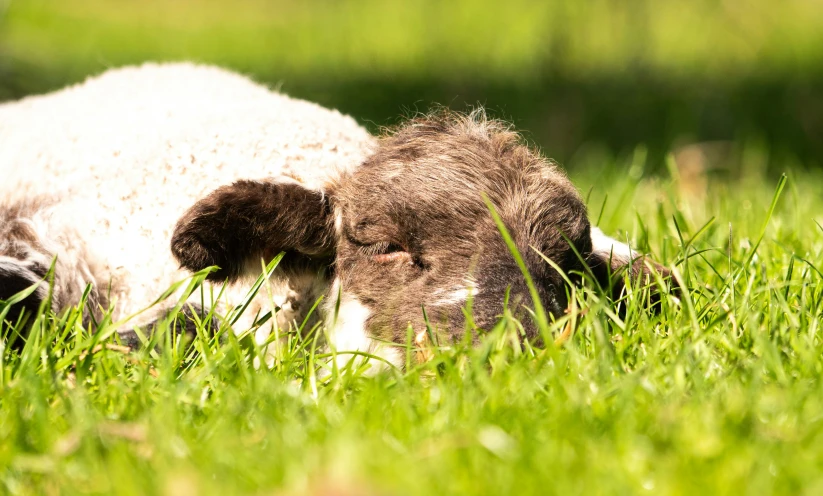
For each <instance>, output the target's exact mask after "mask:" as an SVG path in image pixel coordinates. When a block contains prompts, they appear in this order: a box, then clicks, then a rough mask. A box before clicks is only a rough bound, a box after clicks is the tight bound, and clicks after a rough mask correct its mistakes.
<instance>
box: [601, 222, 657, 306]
mask: <svg viewBox="0 0 823 496" xmlns="http://www.w3.org/2000/svg"><path fill="white" fill-rule="evenodd" d="M591 234H592V252H591V254H590V255H589V256H588V257H587V258H586V262H587V263H588V265H589V268H590V269H591V271H592V274H594V277H595V278H596V279H597V282H598V283H599V284H600V286H601V287H602V288H603V289H605V290H607V291H610V294H611V296H612V298H614V299H618V298H620V297H621V295H622V294H623V292H624V291H625V289H626V285H625V277H624V275H625V273H626V272H627V271H628V275H629V280H630V281H631V283H632V284H633V285H634V286H635V287H646V286H648V287H650V288H651V289H652V296H651V301H652V304H654V303H656V302H658V301H659V300H660V288H659V287H658V285H657V283H656V281H657V275H659V276H660V277H661V278H662V279H663V280H667V279H669V280H671V279H672V278H671V271H670V270H669V269H667V268H666V267H663V266H662V265H660V264H658V263H657V262H655V261H653V260H651V259H650V258H649V257H647V256H646V255H644V254H642V253H639V252H637V251H634V250H632V249H631V248H629V247H628V246H627V245H626V244H624V243H621V242H619V241H617V240H616V239H613V238H610V237H608V236H606V235H605V234H603V232H602V231H601V230H600V229H598V228H596V227H592V230H591ZM649 266H651V268H650V267H649ZM655 272H656V273H657V274H655Z"/></svg>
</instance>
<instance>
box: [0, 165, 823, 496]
mask: <svg viewBox="0 0 823 496" xmlns="http://www.w3.org/2000/svg"><path fill="white" fill-rule="evenodd" d="M742 160H743V161H744V163H748V164H750V165H751V167H749V168H748V169H747V170H749V172H747V173H746V174H745V175H744V176H742V177H734V178H728V177H727V178H724V177H722V176H720V175H718V173H717V172H714V173H712V174H715V175H713V176H712V177H711V178H710V179H711V180H710V181H709V182H708V186H707V185H706V184H705V183H703V182H702V181H700V180H695V179H694V177H691V178H687V177H686V176H685V175H682V174H681V173H679V172H678V168H677V167H675V166H674V165H673V164H674V162H673V161H672V162H670V167H669V169H668V170H669V173H668V174H666V175H663V176H655V177H647V176H646V175H645V172H644V171H645V169H646V168H647V165H646V164H645V162H644V160H643V154H642V153H640V152H638V153H637V154H635V155H634V156H632V157H628V158H613V159H611V160H610V164H609V165H606V166H603V165H602V163H603V162H600V161H598V162H591V163H583V164H576V165H577V166H576V167H575V170H576V171H577V172H576V174H575V176H576V177H574V179H575V181H576V183H577V184H578V185H579V186H580V189H581V191H582V192H583V193H584V195H587V196H588V202H589V205H590V215H591V217H592V218H593V219H599V224H600V225H601V226H602V227H603V228H604V230H605V231H607V232H609V233H611V234H618V233H622V235H623V236H627V237H628V238H629V239H631V240H632V241H633V242H634V243H635V245H636V246H638V247H639V248H641V249H643V250H646V251H649V252H651V253H653V254H654V255H655V257H656V258H657V259H658V260H660V261H661V262H665V263H666V264H667V265H669V266H671V267H674V268H675V269H676V272H677V274H678V277H679V278H680V279H681V280H682V281H683V282H684V283H686V285H687V286H688V287H689V288H690V291H688V292H687V293H685V294H682V295H681V298H680V300H679V302H678V301H677V300H675V299H674V298H669V297H664V298H663V300H662V302H661V311H660V313H659V314H657V315H650V314H648V313H647V312H645V311H644V310H643V309H642V307H641V305H640V297H639V296H638V295H637V294H634V293H633V294H632V295H630V296H629V297H628V298H627V299H626V300H625V301H623V302H621V303H620V305H622V306H623V307H624V308H625V310H626V312H625V316H624V317H623V318H620V317H618V316H617V314H616V313H615V306H614V305H613V304H611V303H608V302H606V301H604V300H603V298H602V297H600V296H599V295H598V294H597V292H595V291H591V290H586V291H583V292H578V293H576V294H575V295H574V297H575V302H576V303H575V305H576V310H575V312H573V314H572V316H571V317H567V318H564V319H561V320H560V321H557V322H554V323H552V324H551V325H550V326H549V328H547V329H544V332H545V333H551V334H552V337H560V334H559V331H560V330H561V329H563V328H564V327H565V326H566V324H569V325H570V326H571V327H570V328H571V329H572V333H571V336H570V337H569V338H568V339H566V340H562V339H560V340H558V344H557V345H556V346H554V345H549V346H547V347H544V348H541V347H532V346H529V345H528V344H520V343H519V342H518V340H517V339H516V330H515V329H516V326H514V323H513V322H512V321H511V320H509V319H508V318H507V317H505V316H504V317H503V320H502V321H501V324H500V325H499V326H498V327H497V328H495V329H491V330H486V331H480V330H475V331H474V332H483V333H484V334H486V335H485V336H484V337H483V339H482V345H480V346H479V347H476V348H470V347H466V346H464V345H461V344H455V345H452V346H449V347H443V348H442V349H436V350H428V352H430V353H432V354H433V359H432V360H431V361H430V362H428V363H426V364H423V365H419V366H412V367H409V369H408V370H405V371H393V372H388V373H385V374H383V375H380V376H378V377H376V378H365V377H363V376H362V374H361V373H360V372H359V371H355V370H349V371H343V372H340V373H336V372H332V373H331V374H324V373H322V372H321V373H318V370H319V369H321V368H322V364H323V360H324V357H323V356H322V353H321V351H317V350H314V349H313V343H314V341H313V340H311V339H309V340H306V341H301V340H299V339H296V338H295V339H293V340H292V341H291V342H290V344H289V345H288V346H287V348H286V349H284V350H283V351H282V356H281V359H280V360H279V361H278V362H277V363H276V365H275V367H274V368H273V369H271V370H268V369H263V370H258V369H255V368H254V367H253V366H252V359H253V357H254V356H255V355H256V353H257V352H258V351H257V350H255V349H254V348H253V347H251V348H250V347H248V346H245V345H244V344H243V343H242V342H237V341H235V340H229V342H227V343H225V344H222V345H221V344H217V343H215V342H207V341H201V340H196V341H195V347H196V349H197V350H199V351H200V353H199V354H197V356H196V357H195V358H189V359H186V358H185V356H184V353H182V352H181V350H180V349H178V348H175V349H167V350H165V351H163V352H162V353H159V354H157V353H148V352H141V353H137V354H126V353H123V352H122V351H120V350H119V349H117V348H116V347H113V346H109V347H106V346H102V347H101V346H98V345H99V344H106V343H108V344H111V342H110V341H106V342H105V343H104V342H98V341H99V340H100V339H101V336H105V335H106V334H109V331H111V327H110V326H108V325H107V324H104V325H103V326H102V328H101V329H100V330H99V331H98V334H96V335H93V336H92V335H90V334H89V333H88V331H87V330H84V329H83V328H82V327H81V326H80V325H79V324H77V323H76V312H70V313H69V314H68V315H64V316H54V315H50V314H46V315H41V316H40V317H39V318H38V320H37V322H36V325H35V332H34V334H33V335H34V336H35V338H33V339H30V340H29V342H28V344H27V345H26V347H25V349H24V350H23V352H22V353H21V354H18V353H17V352H14V351H11V350H10V349H7V350H5V351H4V352H3V355H2V356H3V359H2V362H0V488H2V489H0V491H3V492H8V493H12V494H114V493H116V494H175V495H178V494H236V493H251V494H336V495H349V494H351V495H355V494H357V495H359V494H375V495H379V494H389V495H390V494H421V495H429V494H455V493H463V494H553V493H554V494H627V493H648V494H728V493H733V494H775V493H778V494H779V493H782V494H820V493H821V491H823V382H821V371H823V353H821V352H823V336H821V330H823V329H821V323H823V322H821V311H823V285H821V280H822V279H823V276H822V275H821V273H820V270H821V269H823V267H821V265H823V260H821V256H820V254H821V253H822V252H823V228H821V225H823V214H821V212H823V199H821V197H820V195H819V186H817V185H819V184H821V180H823V177H821V176H820V175H819V174H811V173H808V174H807V173H789V175H788V177H787V178H786V180H785V182H784V180H782V179H778V178H768V177H764V176H762V175H760V174H758V173H757V172H751V171H752V170H755V171H756V170H757V167H754V164H755V163H756V162H758V161H762V157H760V155H759V154H758V153H756V150H755V151H753V150H748V151H747V150H744V153H743V154H742ZM607 163H608V162H607ZM595 165H599V168H595ZM604 206H605V208H603V207H604ZM601 211H602V213H601ZM0 311H2V305H0ZM548 342H549V343H551V342H552V340H551V339H549V340H548ZM411 351H413V350H411Z"/></svg>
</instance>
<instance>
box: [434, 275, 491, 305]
mask: <svg viewBox="0 0 823 496" xmlns="http://www.w3.org/2000/svg"><path fill="white" fill-rule="evenodd" d="M477 293H479V290H478V288H477V281H475V280H474V278H471V277H467V278H466V280H464V281H463V284H461V285H459V286H456V287H453V288H451V289H445V290H443V289H440V290H437V291H434V292H433V293H432V296H433V297H434V298H436V299H435V300H434V301H433V302H432V303H430V305H431V306H435V307H440V306H451V305H463V304H464V303H466V300H468V299H469V297H474V296H477Z"/></svg>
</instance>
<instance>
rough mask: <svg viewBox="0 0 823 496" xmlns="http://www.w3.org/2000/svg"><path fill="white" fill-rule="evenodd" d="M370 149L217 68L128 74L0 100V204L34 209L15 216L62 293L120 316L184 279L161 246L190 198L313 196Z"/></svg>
mask: <svg viewBox="0 0 823 496" xmlns="http://www.w3.org/2000/svg"><path fill="white" fill-rule="evenodd" d="M374 142H375V140H374V138H373V137H372V136H371V135H370V134H369V133H368V132H367V131H366V130H364V129H363V128H362V127H360V126H359V125H358V124H357V123H356V122H355V121H354V120H353V119H352V118H351V117H348V116H345V115H342V114H340V113H339V112H337V111H334V110H329V109H326V108H323V107H321V106H319V105H316V104H312V103H309V102H305V101H301V100H297V99H293V98H289V97H288V96H285V95H282V94H279V93H276V92H273V91H270V90H269V89H267V88H265V87H263V86H260V85H258V84H255V83H253V82H252V81H250V80H249V79H247V78H245V77H243V76H240V75H237V74H234V73H231V72H228V71H225V70H222V69H218V68H215V67H208V66H200V65H194V64H189V63H175V64H146V65H142V66H139V67H126V68H121V69H115V70H110V71H108V72H106V73H104V74H102V75H100V76H98V77H94V78H91V79H89V80H87V81H85V82H84V83H81V84H79V85H76V86H72V87H69V88H66V89H63V90H60V91H57V92H55V93H51V94H48V95H44V96H36V97H29V98H26V99H24V100H21V101H18V102H13V103H6V104H3V105H0V174H2V176H3V180H2V182H0V205H5V206H7V207H9V206H14V205H16V204H21V203H25V204H27V205H30V204H32V203H34V204H36V205H38V206H39V207H38V209H36V211H34V212H33V213H32V215H31V217H30V218H29V219H25V220H26V222H28V223H29V224H31V225H32V226H33V228H34V229H35V230H36V231H37V234H38V235H39V236H40V238H41V243H42V244H43V246H45V247H46V248H47V249H48V250H49V251H50V252H52V253H56V254H57V256H58V260H59V261H60V262H61V265H62V269H63V274H61V278H62V283H61V284H62V285H63V286H64V289H65V291H66V292H68V293H71V294H76V293H77V291H78V288H82V287H84V286H85V285H86V284H87V283H92V284H93V285H94V286H95V287H96V288H97V290H98V291H99V292H101V293H105V296H106V298H105V300H109V301H111V302H112V303H113V304H114V308H115V313H114V318H115V319H118V318H120V317H122V316H124V315H128V314H131V313H133V312H135V311H138V310H141V309H143V308H145V307H146V306H148V305H149V304H151V303H152V301H154V299H155V298H156V297H157V296H158V295H159V294H160V292H162V291H163V290H164V289H166V288H168V287H169V286H170V285H171V284H172V283H173V282H174V281H177V280H180V279H182V278H184V277H185V276H186V275H187V274H186V273H185V272H183V271H180V270H179V269H178V267H177V264H176V263H175V261H174V260H173V258H172V256H171V253H170V250H169V240H170V238H171V234H172V231H173V228H174V225H175V222H176V220H177V219H178V218H179V217H180V215H181V214H182V213H183V212H184V211H185V210H186V209H187V208H188V207H189V206H191V205H192V204H193V203H194V202H195V201H197V200H198V199H199V198H201V197H203V196H204V195H206V194H207V193H209V192H210V191H212V190H214V189H216V188H217V187H219V186H222V185H225V184H228V183H231V182H232V181H235V180H237V179H241V178H242V179H263V178H268V179H272V178H273V179H275V180H277V179H278V178H279V179H281V180H289V179H290V180H295V181H298V182H300V183H301V184H303V185H305V186H307V187H310V188H312V189H317V190H323V189H324V185H325V184H327V183H328V182H329V181H333V180H334V178H335V177H336V176H337V175H338V174H339V173H340V172H342V171H345V170H349V169H351V168H353V167H356V166H357V165H358V164H359V163H360V162H362V160H363V159H364V158H365V157H366V156H367V155H368V154H369V152H370V150H371V149H372V148H373V145H374ZM287 178H288V179H287ZM306 284H309V283H308V282H307V283H306ZM293 286H295V283H294V282H292V287H286V288H283V289H282V291H280V292H281V293H292V294H291V297H294V291H298V289H297V288H295V287H293ZM80 291H81V292H82V289H80ZM274 296H275V302H276V303H277V304H279V305H282V304H284V303H285V300H284V299H286V298H288V297H289V296H288V295H286V294H282V295H279V296H278V295H274ZM278 298H279V299H280V300H281V301H277V299H278ZM63 299H64V300H71V298H63Z"/></svg>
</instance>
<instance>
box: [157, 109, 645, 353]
mask: <svg viewBox="0 0 823 496" xmlns="http://www.w3.org/2000/svg"><path fill="white" fill-rule="evenodd" d="M484 195H485V197H486V198H488V200H489V202H490V203H491V204H492V205H493V206H494V209H495V210H496V211H497V212H498V213H499V215H500V217H501V219H502V220H503V222H504V224H505V225H506V228H507V230H508V231H509V232H510V234H511V236H512V238H513V239H514V242H515V244H516V246H517V248H518V251H519V252H520V254H521V255H522V256H523V258H524V260H525V262H526V265H527V267H528V269H529V271H530V273H531V275H532V277H533V279H534V281H535V283H536V285H537V288H538V291H539V294H540V299H541V303H542V304H543V306H544V308H545V309H546V310H547V311H549V312H551V313H553V314H555V315H560V314H561V313H562V312H563V311H564V309H565V308H566V304H567V291H568V290H569V288H567V287H566V285H565V283H564V280H563V278H562V277H561V275H560V274H559V273H557V272H556V271H555V270H554V269H552V268H551V266H550V265H549V264H547V263H546V262H545V261H544V260H543V259H542V258H541V257H540V255H538V254H537V253H535V249H536V250H539V251H540V252H541V253H542V254H544V255H545V256H546V257H548V258H550V259H551V260H553V261H554V262H555V263H556V264H557V265H558V266H559V267H561V268H562V269H563V271H564V272H566V273H567V274H571V273H575V272H577V273H582V272H583V271H584V270H586V269H585V267H584V264H583V263H582V262H581V261H580V256H582V257H583V258H584V259H585V260H586V262H587V263H586V264H587V265H588V266H589V267H590V268H591V270H592V271H593V273H594V274H595V277H596V278H598V279H599V280H600V281H601V282H602V283H603V284H604V285H605V284H606V281H608V280H609V278H610V276H611V275H612V274H613V271H615V270H617V269H620V268H621V267H622V266H624V265H630V273H631V275H632V276H633V277H636V276H638V275H640V274H642V273H645V272H646V269H645V268H644V267H645V266H644V265H643V264H642V263H635V264H634V265H631V264H628V262H629V261H628V260H622V259H621V258H620V257H619V256H618V254H617V253H614V254H612V253H611V252H610V246H611V245H609V246H608V247H605V248H604V247H603V246H597V247H593V246H592V236H591V227H590V225H589V221H588V218H587V214H586V207H585V205H584V203H583V201H582V199H581V198H580V195H579V194H578V192H577V191H576V190H575V188H574V187H573V186H572V184H571V183H570V182H569V180H568V179H567V178H566V176H565V174H563V172H561V171H560V170H559V169H558V168H557V167H556V166H555V165H554V164H553V163H551V162H549V161H548V160H546V159H544V158H542V157H541V156H540V155H539V154H537V153H536V152H534V151H532V150H531V149H529V148H528V147H527V146H526V145H524V144H523V143H522V140H521V139H520V137H519V135H518V134H517V133H515V132H514V131H512V130H511V129H510V128H509V127H508V126H507V125H505V124H503V123H501V122H498V121H493V120H487V119H486V118H485V115H484V114H483V113H482V112H476V113H473V114H471V115H463V114H456V113H451V112H441V113H438V114H434V115H429V116H425V117H421V118H417V119H413V120H410V121H409V122H407V123H406V124H405V125H403V126H402V127H401V128H400V129H399V130H397V131H396V132H394V133H393V134H391V135H389V136H386V137H384V138H382V139H381V141H380V145H379V147H378V150H377V151H376V152H375V153H374V154H373V155H372V156H371V157H370V158H369V159H368V160H367V161H366V162H365V163H363V164H362V165H361V166H360V167H359V168H357V169H355V171H354V172H353V173H350V174H348V175H344V176H343V177H341V178H339V179H338V180H337V182H336V183H334V184H332V185H330V186H329V187H328V189H327V190H326V191H325V192H318V191H312V190H308V189H305V188H303V187H302V186H300V185H296V184H291V183H284V184H281V183H276V182H259V181H241V182H238V183H235V184H234V185H230V186H225V187H223V188H220V189H218V190H217V191H215V192H214V193H212V194H211V195H209V196H208V197H206V198H204V199H203V200H201V201H200V202H198V203H197V204H195V205H194V206H193V207H192V208H191V209H190V210H189V211H188V212H187V213H186V214H185V215H184V216H183V217H182V218H181V220H180V222H179V223H178V226H177V228H176V230H175V234H174V237H173V239H172V251H173V253H174V254H175V256H176V257H177V258H178V260H179V261H180V262H181V264H182V265H183V266H184V267H186V268H188V269H191V270H201V269H203V268H205V267H207V266H209V265H219V266H220V267H222V268H223V270H222V271H220V272H218V273H217V275H216V276H215V277H214V278H216V279H220V280H224V279H226V278H228V279H233V278H235V277H237V276H238V275H240V272H241V271H240V269H241V268H242V267H247V266H250V265H252V266H257V267H259V259H260V257H270V256H273V255H275V254H277V253H278V252H280V251H285V252H286V254H287V255H286V258H285V259H284V261H283V264H284V266H285V267H286V268H287V269H289V268H293V267H298V268H299V269H300V270H306V269H312V270H315V269H316V270H321V271H326V273H327V274H328V277H329V278H330V279H332V278H333V280H334V282H333V284H332V289H331V291H330V294H329V298H330V299H332V300H333V299H336V298H337V296H338V295H337V291H340V294H341V295H342V299H341V301H342V302H343V303H346V304H347V305H349V306H351V305H354V306H355V307H356V308H355V309H356V312H354V313H356V314H357V315H358V317H357V318H356V319H354V323H352V320H351V319H349V322H348V323H346V324H345V325H344V327H351V326H356V327H360V328H363V329H362V330H361V332H365V334H366V335H367V336H369V337H378V338H381V339H386V340H390V341H394V342H399V343H405V342H406V339H407V332H408V331H407V329H408V328H409V326H410V325H411V327H412V328H413V329H414V330H415V332H420V330H422V329H424V328H425V327H424V317H423V309H425V311H426V314H427V315H428V318H429V321H430V323H432V324H433V325H434V326H436V327H437V328H438V329H439V330H440V332H444V333H446V334H448V335H450V336H451V337H457V336H458V335H460V334H461V333H462V330H463V329H464V316H463V310H462V309H463V308H464V306H465V304H466V301H467V299H468V298H472V299H473V315H474V319H475V322H476V323H477V324H478V325H479V326H480V327H482V328H488V327H491V326H492V325H493V324H494V323H495V321H496V319H497V317H498V316H499V315H500V313H501V312H502V310H503V301H504V299H505V296H506V294H507V291H508V292H509V294H510V305H509V307H510V308H511V309H513V310H514V311H515V313H516V314H517V313H519V314H520V315H521V316H524V314H525V310H524V309H525V308H534V302H532V301H531V298H530V297H529V292H528V290H527V288H526V284H525V281H524V278H523V276H522V274H521V272H520V270H519V268H518V267H517V265H516V263H515V261H514V258H513V257H512V254H511V253H510V252H509V250H508V248H507V247H506V245H505V243H504V241H503V238H502V237H501V234H500V232H499V231H498V229H497V226H496V224H495V222H494V220H493V218H492V216H491V214H490V212H489V209H488V207H487V205H486V204H485V202H484ZM575 251H576V252H577V254H580V256H578V255H577V254H576V253H575ZM612 255H614V256H612ZM250 261H251V262H254V264H250V263H249V262H250ZM213 276H214V274H213ZM614 279H615V280H617V281H619V280H620V278H619V277H615V278H614ZM577 280H579V278H578V279H577ZM341 288H342V289H341ZM620 289H622V287H621V286H620V285H619V284H618V285H617V288H616V291H619V290H620ZM341 308H342V307H341ZM531 320H532V319H530V318H524V319H522V321H523V323H524V325H525V326H526V330H527V333H528V334H529V336H530V337H533V336H534V334H535V329H534V326H533V325H531V324H530V323H531ZM347 332H348V331H347Z"/></svg>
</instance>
